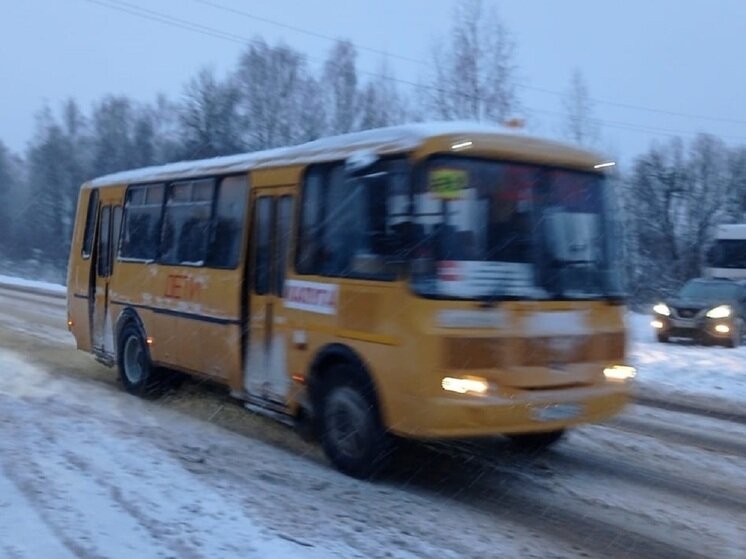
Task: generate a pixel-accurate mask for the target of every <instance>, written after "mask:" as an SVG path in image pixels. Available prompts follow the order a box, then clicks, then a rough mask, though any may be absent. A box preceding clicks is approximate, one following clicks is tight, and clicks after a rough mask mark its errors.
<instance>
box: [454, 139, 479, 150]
mask: <svg viewBox="0 0 746 559" xmlns="http://www.w3.org/2000/svg"><path fill="white" fill-rule="evenodd" d="M473 145H474V142H472V141H471V140H464V141H463V142H456V143H455V144H451V150H453V151H461V150H462V149H469V148H470V147H471V146H473Z"/></svg>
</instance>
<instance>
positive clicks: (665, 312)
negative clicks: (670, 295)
mask: <svg viewBox="0 0 746 559" xmlns="http://www.w3.org/2000/svg"><path fill="white" fill-rule="evenodd" d="M653 312H654V313H655V314H659V315H661V316H671V309H669V308H668V305H666V304H665V303H658V304H657V305H655V306H653Z"/></svg>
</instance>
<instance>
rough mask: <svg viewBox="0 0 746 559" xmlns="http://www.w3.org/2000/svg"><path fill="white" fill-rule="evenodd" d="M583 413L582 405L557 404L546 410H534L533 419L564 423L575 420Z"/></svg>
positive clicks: (545, 408)
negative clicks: (564, 421) (563, 421)
mask: <svg viewBox="0 0 746 559" xmlns="http://www.w3.org/2000/svg"><path fill="white" fill-rule="evenodd" d="M582 413H583V406H581V405H580V404H555V405H553V406H547V407H544V408H534V410H533V417H534V420H536V421H562V420H566V419H574V418H576V417H579V416H580V415H582Z"/></svg>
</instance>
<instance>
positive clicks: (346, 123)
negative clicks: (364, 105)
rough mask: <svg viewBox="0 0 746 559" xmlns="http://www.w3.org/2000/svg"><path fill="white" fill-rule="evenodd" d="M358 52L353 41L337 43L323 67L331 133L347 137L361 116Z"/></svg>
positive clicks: (325, 97)
mask: <svg viewBox="0 0 746 559" xmlns="http://www.w3.org/2000/svg"><path fill="white" fill-rule="evenodd" d="M356 61H357V51H356V50H355V46H354V45H353V44H352V43H351V42H350V41H337V43H336V44H335V45H334V46H333V47H332V49H331V51H330V52H329V56H328V57H327V60H326V63H325V64H324V72H323V78H322V82H321V83H322V87H323V89H324V99H325V102H326V106H327V111H326V112H327V115H328V130H329V132H330V133H332V134H344V133H346V132H350V131H352V130H354V129H355V128H356V121H357V115H358V79H357V69H356Z"/></svg>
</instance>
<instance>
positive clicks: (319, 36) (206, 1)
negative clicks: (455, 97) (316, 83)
mask: <svg viewBox="0 0 746 559" xmlns="http://www.w3.org/2000/svg"><path fill="white" fill-rule="evenodd" d="M192 1H193V2H196V3H197V4H202V5H204V6H210V7H212V8H215V9H216V10H221V11H223V12H227V13H231V14H233V15H239V16H241V17H244V18H247V19H251V20H254V21H260V22H262V23H268V24H270V25H274V26H275V27H281V28H282V29H288V30H290V31H295V32H296V33H301V34H302V35H307V36H309V37H316V38H317V39H324V40H327V41H332V42H335V43H336V42H337V41H339V37H332V36H331V35H325V34H324V33H319V32H317V31H312V30H310V29H304V28H302V27H296V26H295V25H290V24H287V23H283V22H281V21H276V20H273V19H269V18H266V17H262V16H258V15H255V14H252V13H249V12H247V11H244V10H239V9H237V8H232V7H230V6H225V5H223V4H219V3H217V2H211V1H210V0H192ZM350 43H351V44H353V45H355V48H357V49H358V50H364V51H368V52H372V53H373V54H378V55H381V56H387V57H390V58H396V59H397V60H403V61H405V62H413V63H415V64H425V62H424V61H423V60H419V59H417V58H411V57H409V56H404V55H403V54H396V53H390V52H388V51H385V50H381V49H377V48H374V47H368V46H365V45H361V44H360V43H354V42H352V41H350Z"/></svg>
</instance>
